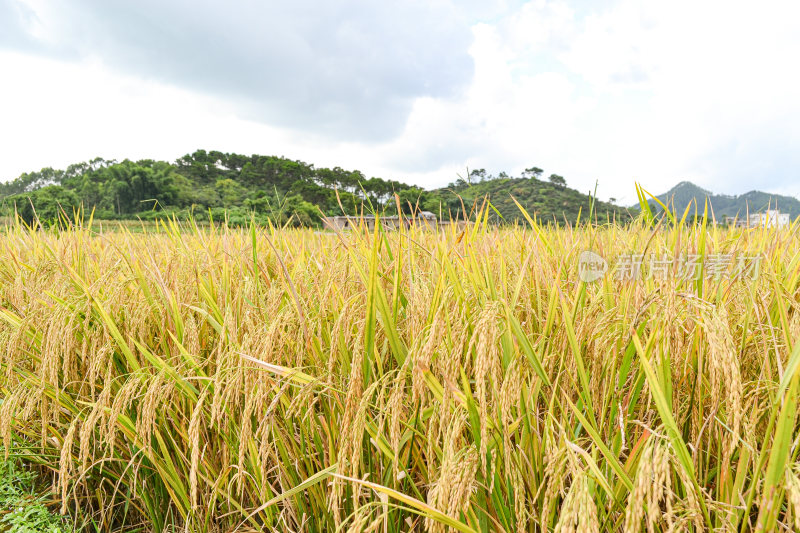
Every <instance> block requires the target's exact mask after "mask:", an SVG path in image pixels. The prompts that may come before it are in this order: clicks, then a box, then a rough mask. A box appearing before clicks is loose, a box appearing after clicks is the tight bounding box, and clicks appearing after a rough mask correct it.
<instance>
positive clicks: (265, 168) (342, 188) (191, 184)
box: [0, 150, 620, 226]
mask: <svg viewBox="0 0 800 533" xmlns="http://www.w3.org/2000/svg"><path fill="white" fill-rule="evenodd" d="M537 170H538V169H537ZM540 172H541V171H540ZM556 178H560V177H559V176H556ZM395 195H396V196H397V198H395ZM511 195H514V196H515V197H516V198H517V200H518V201H519V202H520V203H521V204H522V205H523V206H525V207H526V208H527V209H529V211H530V212H531V213H532V214H536V215H537V216H539V217H540V218H541V219H543V220H548V221H555V222H556V223H562V222H564V221H569V222H575V221H576V220H577V218H578V212H579V211H582V212H583V214H584V217H585V216H586V215H587V213H588V212H589V207H590V204H591V199H590V198H589V195H587V194H581V193H578V192H577V191H575V190H573V189H570V188H568V187H566V183H565V182H564V180H563V178H560V180H558V179H557V180H556V181H555V182H550V181H542V180H540V179H537V177H536V175H533V174H532V175H530V176H526V177H524V178H518V179H509V178H508V176H506V175H505V174H504V173H503V174H501V175H500V176H499V177H497V178H495V177H492V176H487V175H486V173H485V172H484V171H482V170H481V171H473V172H472V173H470V174H469V177H468V179H467V180H463V179H459V180H457V181H456V182H455V183H452V184H451V185H450V186H449V187H445V188H442V189H437V190H432V191H426V190H423V189H421V188H419V187H414V186H411V185H408V184H405V183H401V182H399V181H391V180H384V179H381V178H374V177H373V178H367V177H366V176H365V175H364V174H363V173H361V172H359V171H357V170H352V171H350V170H344V169H342V168H339V167H335V168H332V169H331V168H316V167H314V165H311V164H308V163H304V162H302V161H293V160H289V159H286V158H282V157H274V156H260V155H252V156H243V155H237V154H227V153H222V152H214V151H212V152H206V151H204V150H198V151H196V152H194V153H193V154H189V155H186V156H184V157H181V158H180V159H178V160H177V161H175V162H174V163H167V162H165V161H153V160H142V161H136V162H134V161H129V160H125V161H122V162H117V161H106V160H102V159H95V160H93V161H90V162H87V163H80V164H76V165H72V166H70V167H69V168H67V169H66V170H54V169H51V168H46V169H42V170H40V171H38V172H31V173H26V174H23V175H22V176H20V177H19V178H17V179H15V180H13V181H11V182H9V183H4V184H0V199H2V209H3V210H4V211H5V214H6V215H13V213H14V211H15V210H16V212H17V213H19V215H21V217H22V218H23V220H25V221H26V222H31V221H33V220H34V219H35V218H36V217H37V216H38V218H39V219H40V220H42V221H54V220H57V219H58V218H59V215H60V213H66V215H67V216H69V217H71V215H72V212H73V210H74V209H77V208H78V207H79V206H82V207H83V209H84V210H85V211H86V212H89V211H91V210H94V211H95V218H99V219H104V220H109V219H111V220H113V219H137V218H141V219H144V220H148V219H150V220H151V219H154V218H166V217H172V216H176V217H177V218H179V219H187V218H188V217H190V216H191V217H193V218H194V219H197V220H204V219H208V218H216V219H217V220H221V219H223V218H227V220H228V223H230V224H232V225H241V224H247V223H248V222H249V221H250V220H251V219H252V218H255V220H256V221H258V222H261V223H265V222H267V221H268V220H269V221H271V222H273V223H275V224H277V225H281V226H283V225H287V224H288V225H290V226H318V225H319V224H320V218H321V216H323V215H340V214H343V213H344V214H348V215H354V214H357V213H361V212H365V213H371V212H380V213H386V214H389V215H391V214H396V213H397V206H398V204H399V205H400V209H401V210H402V211H403V212H405V213H406V214H409V213H412V212H414V211H416V210H427V211H431V212H433V213H435V214H437V215H440V216H442V217H444V218H450V217H452V218H456V217H458V218H464V217H465V216H466V217H469V216H470V214H471V213H473V212H474V209H475V208H476V206H477V205H480V204H482V203H483V201H484V199H485V198H487V197H488V198H489V199H490V201H491V202H492V203H493V204H494V205H495V208H496V212H495V211H492V216H493V217H494V218H493V219H494V220H496V221H497V222H503V221H506V222H512V221H514V220H517V219H519V218H520V214H519V213H520V211H519V209H518V208H517V207H516V206H515V205H514V202H513V200H512V199H511ZM596 207H597V208H598V210H597V212H598V213H599V214H600V215H601V216H603V217H605V216H606V215H607V214H611V216H612V217H613V216H618V215H619V212H620V209H619V208H617V207H615V206H612V205H609V204H598V205H597V206H596ZM496 213H499V214H500V215H501V216H498V215H497V214H496Z"/></svg>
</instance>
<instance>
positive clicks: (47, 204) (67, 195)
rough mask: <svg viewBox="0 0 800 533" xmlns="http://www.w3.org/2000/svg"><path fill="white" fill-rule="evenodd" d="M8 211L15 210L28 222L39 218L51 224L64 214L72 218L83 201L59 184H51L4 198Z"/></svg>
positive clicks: (44, 222) (30, 222) (42, 221)
mask: <svg viewBox="0 0 800 533" xmlns="http://www.w3.org/2000/svg"><path fill="white" fill-rule="evenodd" d="M4 204H5V206H6V211H7V212H8V213H9V214H13V213H14V211H16V212H17V214H18V215H19V216H20V218H22V220H24V221H25V222H26V223H27V224H32V223H33V222H34V221H35V220H36V219H37V218H38V219H39V221H40V222H41V223H42V224H45V225H50V224H55V223H57V222H58V221H59V219H60V218H61V217H62V216H66V217H68V218H70V219H72V217H73V215H74V213H75V211H76V210H77V209H78V208H79V207H80V205H81V202H80V199H79V198H78V195H77V194H75V193H74V192H73V191H70V190H67V189H65V188H63V187H59V186H58V185H49V186H47V187H43V188H41V189H38V190H35V191H33V192H30V193H25V194H18V195H14V196H9V197H8V198H6V199H5V200H4Z"/></svg>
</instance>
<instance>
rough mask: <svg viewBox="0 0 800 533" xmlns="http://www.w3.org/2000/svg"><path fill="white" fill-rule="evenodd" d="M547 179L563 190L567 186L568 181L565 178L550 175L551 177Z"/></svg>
mask: <svg viewBox="0 0 800 533" xmlns="http://www.w3.org/2000/svg"><path fill="white" fill-rule="evenodd" d="M547 179H548V180H550V183H552V184H553V185H555V186H556V187H558V188H559V189H563V188H564V187H566V186H567V180H565V179H564V177H563V176H559V175H558V174H550V177H549V178H547Z"/></svg>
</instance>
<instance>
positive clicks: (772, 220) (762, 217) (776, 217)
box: [750, 209, 791, 228]
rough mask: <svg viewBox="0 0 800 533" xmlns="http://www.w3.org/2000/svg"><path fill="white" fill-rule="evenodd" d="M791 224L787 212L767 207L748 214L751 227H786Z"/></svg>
mask: <svg viewBox="0 0 800 533" xmlns="http://www.w3.org/2000/svg"><path fill="white" fill-rule="evenodd" d="M789 224H791V220H790V219H789V214H788V213H781V212H780V211H778V210H777V209H767V210H766V211H764V212H763V213H755V214H753V215H750V227H751V228H787V227H789Z"/></svg>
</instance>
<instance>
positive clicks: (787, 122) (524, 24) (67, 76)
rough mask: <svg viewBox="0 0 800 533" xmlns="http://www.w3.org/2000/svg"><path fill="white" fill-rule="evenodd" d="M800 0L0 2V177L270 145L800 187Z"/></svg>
mask: <svg viewBox="0 0 800 533" xmlns="http://www.w3.org/2000/svg"><path fill="white" fill-rule="evenodd" d="M798 20H800V2H797V1H796V0H762V1H761V2H739V1H737V0H725V1H722V0H691V1H689V0H672V1H670V2H663V1H655V0H653V1H629V0H575V1H567V0H532V1H529V2H521V1H514V0H469V1H461V2H457V1H450V0H408V1H402V2H376V1H374V0H352V1H350V0H347V1H338V0H334V1H326V2H325V1H316V2H315V1H310V0H294V1H293V2H277V1H264V0H230V1H228V2H209V1H197V0H195V1H189V0H118V1H113V2H111V1H107V0H70V1H69V2H64V1H61V0H0V180H8V179H12V178H14V177H16V176H18V175H19V174H20V173H22V172H25V171H30V170H37V169H39V168H42V167H45V166H53V167H57V168H63V167H66V166H67V165H68V164H70V163H74V162H78V161H84V160H88V159H91V158H93V157H96V156H100V157H104V158H107V159H124V158H130V159H141V158H153V159H165V160H174V159H176V158H178V157H179V156H181V155H183V154H186V153H189V152H192V151H194V150H195V149H197V148H205V149H209V150H213V149H216V150H222V151H227V152H237V153H245V154H251V153H259V154H266V155H283V156H286V157H289V158H292V159H300V160H303V161H306V162H309V163H314V164H315V165H317V166H337V165H338V166H342V167H344V168H348V169H360V170H362V171H363V172H364V173H365V174H367V175H369V176H380V177H384V178H389V179H397V180H401V181H406V182H412V183H417V184H420V185H423V186H426V187H434V186H442V185H444V184H446V183H448V182H450V181H453V180H454V179H455V178H456V177H457V174H459V173H461V174H463V173H464V169H465V168H467V167H468V168H470V169H473V168H485V169H486V170H487V171H489V172H490V173H498V172H500V171H506V172H509V173H511V174H517V173H519V172H521V171H522V170H523V169H524V168H526V167H530V166H539V167H541V168H543V169H544V170H545V173H546V174H545V175H547V174H549V173H557V174H561V175H563V176H564V177H565V178H566V179H567V182H568V183H569V184H570V185H571V186H573V187H576V188H579V189H581V190H587V191H588V190H589V189H591V188H593V187H594V183H595V181H598V182H599V186H598V193H599V194H600V196H601V197H602V198H608V197H616V198H617V199H619V200H622V201H626V202H633V201H635V192H634V182H636V181H638V182H640V183H642V184H643V185H644V186H645V187H646V188H647V189H649V190H651V192H654V193H661V192H664V191H666V190H667V189H669V188H670V187H671V186H672V185H674V184H675V183H677V182H678V181H681V180H691V181H694V182H695V183H697V184H699V185H701V186H704V187H705V188H708V189H711V190H713V191H715V192H721V193H730V194H734V193H741V192H745V191H748V190H752V189H754V188H759V189H762V190H768V191H773V192H779V193H783V194H791V195H794V196H797V195H798V194H800V98H799V97H798V96H799V95H800V69H798V67H797V62H798V58H800V31H797V28H798V26H797V21H798Z"/></svg>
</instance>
